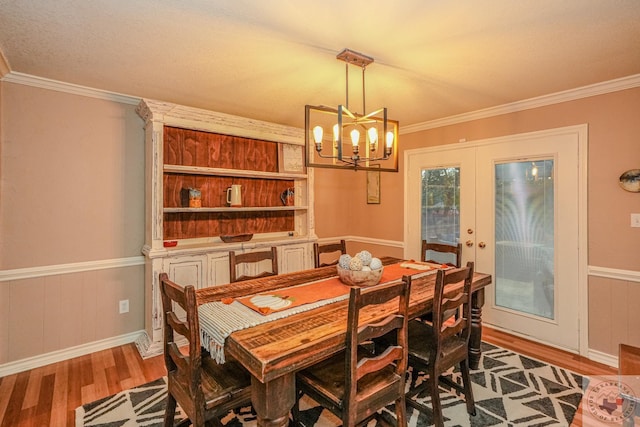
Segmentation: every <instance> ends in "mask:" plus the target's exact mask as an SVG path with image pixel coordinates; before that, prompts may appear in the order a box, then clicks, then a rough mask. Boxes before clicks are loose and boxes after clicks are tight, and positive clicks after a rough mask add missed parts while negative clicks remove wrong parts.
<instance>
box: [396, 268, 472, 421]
mask: <svg viewBox="0 0 640 427" xmlns="http://www.w3.org/2000/svg"><path fill="white" fill-rule="evenodd" d="M473 269H474V266H473V263H472V262H469V263H467V266H466V267H465V268H459V269H452V270H438V272H437V273H436V274H437V276H436V283H435V289H434V296H433V311H432V313H433V315H432V316H431V323H428V322H422V321H419V320H417V319H416V320H412V321H411V322H410V324H409V364H410V365H411V366H413V368H414V369H419V370H422V369H423V370H424V371H425V372H426V373H427V374H428V377H427V379H426V380H425V381H424V382H423V383H422V384H421V385H419V386H417V387H415V388H414V389H413V390H411V391H410V392H408V393H407V400H406V401H407V404H408V405H410V406H412V407H414V408H417V409H418V410H419V411H421V412H425V413H432V414H433V420H434V425H435V426H436V427H442V426H444V420H443V416H442V405H441V403H440V394H439V389H438V383H439V382H442V383H445V384H446V385H448V386H449V387H451V388H453V389H455V390H457V391H459V392H460V393H463V394H464V397H465V402H466V405H467V412H468V413H469V414H472V415H475V403H474V399H473V390H472V389H471V378H470V373H469V363H468V359H469V337H470V335H471V283H472V280H473ZM456 365H459V366H460V372H461V375H462V385H460V384H458V383H457V382H454V381H451V380H450V379H449V378H447V377H446V376H443V375H442V374H443V373H445V372H446V371H448V370H449V369H451V368H452V367H454V366H456ZM426 390H428V391H429V394H430V395H431V408H427V407H425V406H424V404H423V403H420V402H418V401H417V400H415V399H414V396H422V393H423V392H424V391H426Z"/></svg>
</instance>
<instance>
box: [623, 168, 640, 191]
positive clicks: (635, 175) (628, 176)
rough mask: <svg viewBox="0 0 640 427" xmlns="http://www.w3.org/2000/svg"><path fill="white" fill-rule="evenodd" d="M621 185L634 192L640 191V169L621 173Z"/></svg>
mask: <svg viewBox="0 0 640 427" xmlns="http://www.w3.org/2000/svg"><path fill="white" fill-rule="evenodd" d="M620 187H622V188H624V189H625V190H627V191H631V192H633V193H639V192H640V169H630V170H628V171H626V172H625V173H623V174H622V175H620Z"/></svg>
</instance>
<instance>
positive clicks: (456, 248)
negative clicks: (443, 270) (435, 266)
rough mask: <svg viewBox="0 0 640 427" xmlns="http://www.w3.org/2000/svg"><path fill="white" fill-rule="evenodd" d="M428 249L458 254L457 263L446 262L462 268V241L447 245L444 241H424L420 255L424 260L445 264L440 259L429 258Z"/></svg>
mask: <svg viewBox="0 0 640 427" xmlns="http://www.w3.org/2000/svg"><path fill="white" fill-rule="evenodd" d="M427 251H433V252H440V253H450V254H454V255H455V256H456V260H455V263H446V264H448V265H450V266H452V267H456V268H460V265H461V262H462V244H461V243H458V244H457V245H445V244H442V243H427V241H426V240H423V241H422V252H421V255H420V256H421V259H422V261H426V262H434V263H440V264H443V263H441V262H439V261H434V260H431V259H427Z"/></svg>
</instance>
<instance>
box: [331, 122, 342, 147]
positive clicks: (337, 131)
mask: <svg viewBox="0 0 640 427" xmlns="http://www.w3.org/2000/svg"><path fill="white" fill-rule="evenodd" d="M339 139H340V127H339V126H338V124H337V123H336V124H335V125H333V146H334V148H335V149H336V150H337V149H338V140H339Z"/></svg>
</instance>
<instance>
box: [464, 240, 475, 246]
mask: <svg viewBox="0 0 640 427" xmlns="http://www.w3.org/2000/svg"><path fill="white" fill-rule="evenodd" d="M465 245H467V246H468V247H471V246H473V240H467V241H466V242H465Z"/></svg>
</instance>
